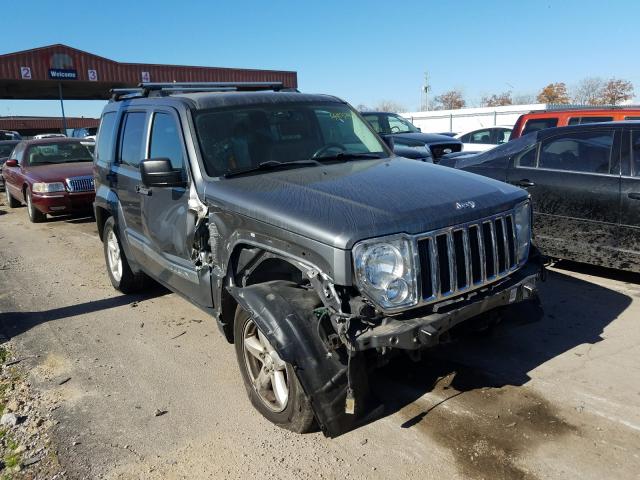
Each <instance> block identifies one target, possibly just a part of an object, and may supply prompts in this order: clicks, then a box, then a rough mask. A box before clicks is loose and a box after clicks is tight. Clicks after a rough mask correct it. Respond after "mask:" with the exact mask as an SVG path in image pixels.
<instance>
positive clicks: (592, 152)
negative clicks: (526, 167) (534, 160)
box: [538, 130, 613, 173]
mask: <svg viewBox="0 0 640 480" xmlns="http://www.w3.org/2000/svg"><path fill="white" fill-rule="evenodd" d="M612 145H613V131H610V130H608V131H606V130H605V131H603V130H596V131H589V132H576V133H572V134H569V135H562V136H558V137H554V138H551V139H548V140H546V141H544V142H543V143H542V148H541V150H540V158H539V163H538V166H539V168H546V169H551V170H566V171H573V172H585V173H609V172H610V159H611V147H612Z"/></svg>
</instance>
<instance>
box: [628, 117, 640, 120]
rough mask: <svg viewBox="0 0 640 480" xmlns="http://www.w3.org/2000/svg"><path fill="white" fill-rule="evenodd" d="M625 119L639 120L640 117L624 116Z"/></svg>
mask: <svg viewBox="0 0 640 480" xmlns="http://www.w3.org/2000/svg"><path fill="white" fill-rule="evenodd" d="M624 119H625V120H640V117H624Z"/></svg>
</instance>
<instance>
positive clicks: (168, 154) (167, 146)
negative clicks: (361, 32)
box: [149, 113, 184, 170]
mask: <svg viewBox="0 0 640 480" xmlns="http://www.w3.org/2000/svg"><path fill="white" fill-rule="evenodd" d="M149 158H168V159H169V160H171V166H172V167H173V168H175V169H176V170H178V169H182V167H183V165H184V155H183V149H182V139H181V138H180V133H179V131H178V125H177V123H176V121H175V119H174V118H173V116H171V115H170V114H168V113H156V114H155V115H154V117H153V125H152V126H151V147H150V150H149Z"/></svg>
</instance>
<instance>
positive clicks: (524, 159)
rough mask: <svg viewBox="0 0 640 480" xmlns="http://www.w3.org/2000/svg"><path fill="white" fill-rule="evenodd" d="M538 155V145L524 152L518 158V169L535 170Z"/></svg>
mask: <svg viewBox="0 0 640 480" xmlns="http://www.w3.org/2000/svg"><path fill="white" fill-rule="evenodd" d="M536 153H538V145H537V144H536V145H533V146H532V147H530V148H528V149H527V150H525V151H524V152H522V153H521V154H520V155H518V157H516V162H515V164H516V166H517V167H526V168H535V166H536Z"/></svg>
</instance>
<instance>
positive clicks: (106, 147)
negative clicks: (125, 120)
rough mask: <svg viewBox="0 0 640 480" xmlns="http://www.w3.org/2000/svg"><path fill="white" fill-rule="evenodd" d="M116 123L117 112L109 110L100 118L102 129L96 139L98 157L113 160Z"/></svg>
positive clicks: (98, 158)
mask: <svg viewBox="0 0 640 480" xmlns="http://www.w3.org/2000/svg"><path fill="white" fill-rule="evenodd" d="M115 125H116V112H107V113H105V114H104V115H103V116H102V120H100V129H99V130H98V137H97V140H96V159H97V160H105V161H107V162H108V161H109V160H111V158H110V157H111V155H110V154H111V151H112V150H111V142H112V141H113V129H114V128H115Z"/></svg>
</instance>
